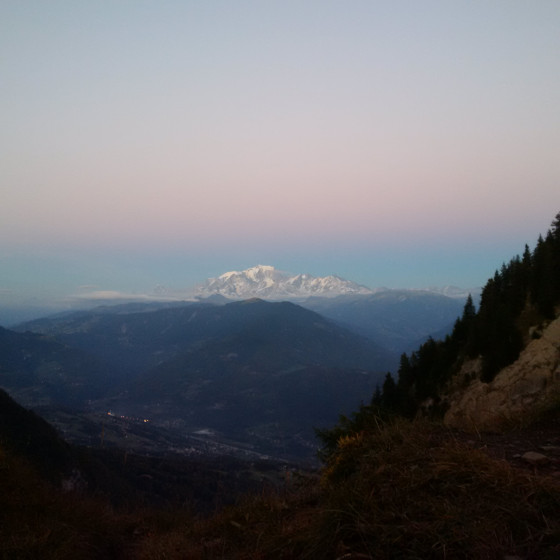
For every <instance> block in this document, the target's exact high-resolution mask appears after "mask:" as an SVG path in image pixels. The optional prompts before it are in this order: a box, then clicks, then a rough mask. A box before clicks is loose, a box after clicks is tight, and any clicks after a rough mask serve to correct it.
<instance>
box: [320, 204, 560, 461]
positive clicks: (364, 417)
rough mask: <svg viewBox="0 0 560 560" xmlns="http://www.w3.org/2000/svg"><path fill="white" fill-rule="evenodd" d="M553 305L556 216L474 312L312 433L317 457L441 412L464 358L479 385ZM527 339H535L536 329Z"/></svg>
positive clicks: (511, 356) (558, 285)
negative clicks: (360, 436) (400, 420)
mask: <svg viewBox="0 0 560 560" xmlns="http://www.w3.org/2000/svg"><path fill="white" fill-rule="evenodd" d="M558 305H560V212H559V213H558V214H556V217H555V219H554V220H553V222H552V224H551V226H550V229H549V230H548V232H547V234H546V236H545V237H543V236H542V235H540V236H539V238H538V241H537V244H536V246H535V248H534V249H533V251H531V250H530V249H529V247H528V245H525V250H524V252H523V254H522V255H521V256H519V255H517V256H515V257H513V258H512V259H511V260H510V262H509V263H507V264H505V263H504V264H503V265H502V267H501V268H500V269H499V270H497V271H496V272H495V274H494V276H493V277H492V278H490V279H489V280H488V282H487V283H486V285H485V286H484V288H483V290H482V293H481V297H480V305H479V308H478V311H477V310H476V308H475V305H474V302H473V299H472V297H471V296H470V295H469V296H468V298H467V301H466V303H465V306H464V308H463V313H462V315H461V316H460V317H459V318H458V319H457V320H456V322H455V324H454V326H453V330H452V331H451V333H450V334H449V335H447V336H446V337H445V339H444V340H434V339H433V338H431V337H430V338H428V340H427V341H426V342H424V343H423V344H422V345H421V346H420V347H419V348H418V350H416V351H414V352H412V353H411V354H410V355H407V354H402V355H401V358H400V363H399V368H398V375H397V377H396V379H395V378H394V377H393V375H392V374H391V373H387V375H386V376H385V380H384V382H383V385H382V387H377V389H376V391H375V393H374V395H373V397H372V399H371V403H370V404H369V405H362V407H361V408H360V409H359V410H358V411H356V412H355V413H354V414H353V415H352V417H350V418H348V417H344V416H341V417H340V420H339V424H338V425H337V426H336V427H335V428H333V429H330V430H319V431H318V432H317V434H318V436H319V438H320V439H321V440H322V443H323V445H324V448H323V450H324V452H325V453H326V454H327V455H328V453H329V450H330V449H331V448H332V447H333V446H336V441H337V440H338V438H339V437H340V436H341V435H343V434H347V433H349V432H359V431H361V430H363V429H364V428H365V426H366V425H367V424H368V423H369V422H371V421H372V418H374V419H377V418H383V417H384V416H386V415H394V414H397V415H400V416H404V417H409V418H412V417H413V416H415V415H416V414H417V412H418V410H419V408H420V407H421V406H422V405H423V404H424V403H427V402H429V403H430V405H431V406H430V411H431V413H432V414H435V415H441V414H443V413H444V405H443V404H442V403H441V401H440V397H439V396H440V394H441V391H442V389H443V388H444V386H445V385H446V383H447V382H448V381H449V380H450V379H451V377H453V375H454V374H455V373H456V372H457V371H458V370H459V368H460V367H461V365H462V364H463V363H464V361H465V360H468V359H473V358H480V359H481V362H482V373H481V380H482V381H483V382H490V381H492V379H494V377H495V376H496V374H497V373H498V372H499V371H500V370H501V369H503V368H504V367H506V366H508V365H509V364H511V363H513V362H514V361H515V360H516V359H517V358H518V356H519V354H520V352H521V350H522V349H523V347H524V345H525V344H526V343H527V340H528V338H529V335H528V333H529V328H530V327H532V326H533V327H534V326H535V325H539V324H543V323H545V322H546V321H548V320H551V319H553V318H554V317H555V316H556V312H557V307H558ZM532 333H533V334H532V336H533V337H536V336H539V334H538V333H539V331H538V329H533V330H532Z"/></svg>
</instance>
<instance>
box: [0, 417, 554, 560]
mask: <svg viewBox="0 0 560 560" xmlns="http://www.w3.org/2000/svg"><path fill="white" fill-rule="evenodd" d="M0 459H1V463H0V464H1V468H2V477H0V485H1V487H0V496H1V505H2V507H0V516H1V518H0V542H2V543H3V545H2V546H3V549H2V550H3V557H4V558H38V557H41V558H53V559H54V558H57V559H58V558H78V557H79V558H138V559H150V560H151V559H158V558H160V559H164V558H167V559H175V558H176V559H179V558H192V559H197V558H206V559H208V558H216V559H217V558H239V559H241V558H247V559H249V558H251V559H253V558H309V559H316V558H323V559H329V558H332V559H336V558H340V557H342V556H344V555H345V554H349V553H353V554H354V556H352V558H376V559H378V558H381V559H383V558H407V559H410V558H465V559H466V558H503V557H504V556H505V555H508V554H509V555H519V556H520V557H523V558H527V557H530V558H540V559H543V558H544V559H546V558H551V559H552V558H557V557H559V555H560V484H559V482H558V480H557V479H555V478H547V477H542V476H539V475H537V474H531V473H527V472H521V471H518V470H515V469H514V468H512V467H511V466H510V465H509V464H508V463H506V462H504V461H497V460H495V459H491V458H490V457H488V456H487V455H486V454H485V453H483V452H482V451H478V450H474V449H472V448H471V447H469V446H467V445H466V444H464V443H462V442H460V441H458V440H456V439H455V438H454V437H453V436H452V435H451V433H450V432H448V431H446V430H445V429H443V428H442V427H441V426H439V425H434V424H429V423H426V422H420V421H417V422H413V423H407V422H396V423H393V424H390V425H383V426H377V425H376V424H375V422H373V423H372V425H371V427H370V428H368V429H365V430H364V431H362V432H360V433H358V434H354V435H351V436H347V437H345V438H342V439H341V440H340V441H339V445H338V447H337V449H336V451H335V452H334V453H333V455H332V456H331V458H330V460H329V462H328V463H327V465H326V467H325V469H324V470H323V472H322V473H321V477H320V479H319V478H313V477H305V478H303V477H302V478H299V477H297V476H295V477H292V478H289V479H287V480H286V485H285V488H284V489H283V491H280V492H275V493H265V494H263V495H260V496H257V497H253V498H246V499H244V500H242V501H241V502H240V503H239V504H238V505H237V506H235V507H228V508H224V509H223V510H221V511H219V512H217V513H216V514H215V515H213V516H211V517H206V518H198V519H196V518H194V517H192V516H191V515H189V514H188V512H186V511H184V510H180V509H177V510H174V511H161V510H160V511H157V510H136V511H133V512H128V513H126V512H124V513H123V512H118V511H115V510H114V509H112V508H110V507H109V506H108V505H107V504H106V503H105V502H102V501H99V500H95V499H91V498H87V497H85V496H76V495H73V494H61V493H60V492H59V491H58V490H55V489H53V488H51V487H49V486H48V485H46V484H45V483H44V482H43V481H42V480H41V479H40V478H39V477H38V476H37V474H36V473H35V472H34V471H33V470H32V469H31V468H30V467H29V466H27V465H25V464H24V462H23V461H22V460H19V459H17V458H14V457H13V456H11V455H9V454H6V453H4V452H2V455H1V456H0Z"/></svg>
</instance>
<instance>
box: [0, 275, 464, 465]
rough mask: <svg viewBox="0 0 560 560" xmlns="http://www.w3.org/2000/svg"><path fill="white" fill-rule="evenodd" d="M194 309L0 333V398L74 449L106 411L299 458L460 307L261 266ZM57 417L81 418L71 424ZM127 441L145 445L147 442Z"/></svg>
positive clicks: (133, 306)
mask: <svg viewBox="0 0 560 560" xmlns="http://www.w3.org/2000/svg"><path fill="white" fill-rule="evenodd" d="M453 295H454V296H458V294H457V293H456V292H453ZM256 296H260V297H256ZM197 297H198V299H197V300H194V301H182V302H181V301H153V302H146V301H144V302H130V303H127V304H124V305H110V306H102V307H97V308H95V309H90V310H82V311H75V312H66V313H60V314H58V315H52V316H49V317H45V318H42V319H37V320H33V321H28V322H26V323H23V324H21V325H19V326H18V327H14V329H13V330H11V331H8V330H6V329H1V330H0V386H2V387H4V388H5V389H7V390H8V391H9V392H10V394H11V395H13V396H14V397H15V398H16V399H17V400H18V401H19V402H20V403H22V404H25V405H26V406H32V407H50V410H51V412H50V413H49V412H45V414H46V417H47V418H49V416H48V414H52V413H53V412H52V411H54V408H53V407H58V411H57V412H55V413H54V416H50V418H51V419H52V420H53V421H56V422H57V426H58V427H59V428H60V429H61V430H63V431H66V433H67V434H73V436H72V437H74V438H75V440H77V441H80V442H81V443H86V444H90V443H91V442H90V440H89V439H88V438H90V437H94V440H95V438H97V440H98V439H99V433H100V431H101V432H103V430H104V429H101V430H99V429H96V428H95V422H101V423H103V422H104V420H100V419H102V418H106V415H107V412H108V411H112V412H113V413H115V414H118V415H119V417H121V416H122V417H135V418H146V419H150V421H151V423H150V426H151V427H152V429H156V428H157V427H160V428H162V429H163V428H165V429H169V430H173V431H174V434H175V435H174V436H173V438H175V439H177V438H178V440H181V438H185V437H190V438H191V442H192V438H198V439H200V438H206V439H207V440H208V438H210V439H211V441H212V442H213V443H212V445H214V444H219V445H229V446H231V445H233V446H234V447H236V448H237V449H239V446H241V447H242V448H244V449H247V450H252V452H254V453H265V454H270V455H272V456H276V457H279V456H284V457H292V458H293V457H303V456H306V457H310V456H313V453H314V442H315V439H314V435H313V429H312V428H313V427H321V426H326V425H329V424H332V423H333V422H334V421H336V418H337V417H338V415H339V414H340V413H345V412H348V411H350V410H353V409H355V407H356V406H357V405H359V403H360V402H367V401H369V399H370V398H371V395H372V394H373V392H374V390H375V387H376V385H379V384H381V383H382V382H383V378H384V376H385V374H386V372H387V371H393V372H395V371H396V368H397V367H398V362H399V355H400V354H401V353H402V352H408V351H410V350H412V349H413V348H415V347H417V346H418V344H419V343H421V342H423V341H424V340H426V338H427V337H428V336H436V337H437V336H440V335H445V334H446V333H447V332H450V330H451V329H452V327H453V324H454V322H455V320H456V319H457V317H458V316H459V315H460V314H461V311H462V308H463V305H464V300H463V299H462V298H461V297H448V296H447V295H443V294H441V293H435V292H434V291H421V290H389V289H383V288H382V289H377V290H371V289H369V288H366V287H364V286H360V285H359V284H356V283H354V282H350V281H348V280H344V279H342V278H339V277H336V276H327V277H324V278H316V277H313V276H310V275H305V274H299V275H288V274H285V273H282V272H280V271H277V270H276V269H275V268H274V267H272V266H262V265H261V266H256V267H253V268H250V269H248V270H244V271H241V272H235V271H234V272H228V273H225V274H223V275H221V276H220V277H218V278H215V279H210V280H208V281H207V282H206V283H204V284H203V285H201V286H199V287H198V289H197ZM465 297H466V296H465ZM290 300H291V301H290ZM61 406H64V407H72V408H74V409H78V410H79V409H81V410H83V411H87V414H89V415H90V416H88V418H87V420H84V419H83V417H82V418H81V419H80V420H77V419H76V418H75V417H72V416H67V415H65V414H66V413H61V412H60V407H61ZM41 410H42V411H45V408H42V409H41ZM42 413H43V412H42ZM91 415H94V416H93V417H92V416H91ZM95 415H97V420H96V419H95ZM92 422H93V425H92ZM138 429H139V428H138ZM144 432H145V429H144ZM144 432H142V433H144ZM129 433H130V432H129ZM69 437H70V436H69ZM138 437H139V436H138ZM138 437H136V441H140V440H139V439H138ZM150 437H151V436H150ZM158 437H159V436H158ZM108 439H109V438H108V436H107V440H106V441H108ZM140 439H141V441H142V443H141V444H140V445H142V446H144V445H145V442H146V441H147V440H148V439H149V437H148V435H147V432H146V433H145V434H144V436H142V437H141V438H140ZM151 439H152V440H154V438H151ZM155 439H158V438H157V437H156V438H155ZM117 440H118V437H117ZM92 441H93V440H92ZM130 441H131V439H129V444H130ZM162 441H163V440H162ZM165 441H168V440H165ZM205 441H206V440H205ZM157 445H159V444H157ZM157 445H156V446H157ZM165 445H167V444H164V447H165ZM173 445H174V446H175V444H173ZM179 445H180V444H179ZM185 445H186V444H185ZM189 445H191V444H189ZM205 445H206V443H205Z"/></svg>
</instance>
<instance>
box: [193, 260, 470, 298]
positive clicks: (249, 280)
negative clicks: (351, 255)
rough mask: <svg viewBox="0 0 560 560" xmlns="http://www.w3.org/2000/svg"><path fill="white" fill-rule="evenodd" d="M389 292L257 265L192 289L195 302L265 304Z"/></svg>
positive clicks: (452, 291)
mask: <svg viewBox="0 0 560 560" xmlns="http://www.w3.org/2000/svg"><path fill="white" fill-rule="evenodd" d="M392 291H393V290H391V289H389V288H375V289H371V288H368V287H367V286H363V285H361V284H357V283H356V282H352V281H350V280H345V279H344V278H340V277H339V276H334V275H331V276H324V277H316V276H311V275H310V274H295V275H292V274H288V273H285V272H281V271H279V270H277V269H275V268H274V267H273V266H268V265H257V266H254V267H252V268H248V269H246V270H242V271H231V272H225V273H224V274H222V275H221V276H218V277H217V278H209V279H208V280H206V281H205V282H204V283H203V284H200V285H198V286H196V287H195V288H194V296H195V297H196V298H198V299H204V298H210V297H216V296H221V297H224V298H228V299H249V298H252V297H258V298H262V299H267V300H288V301H298V302H299V301H301V300H304V299H307V298H311V297H321V298H327V297H328V298H333V297H338V296H356V295H373V294H378V293H380V292H392ZM397 291H398V292H399V294H400V295H402V294H403V293H404V292H410V293H412V294H413V293H415V292H422V293H426V292H429V293H434V294H438V295H442V296H446V297H449V298H454V299H462V300H466V299H467V296H468V295H469V294H471V295H472V296H473V298H475V300H476V297H477V295H478V294H479V293H480V288H476V289H469V290H467V289H464V288H458V287H456V286H444V287H429V288H425V289H421V290H419V289H413V290H397Z"/></svg>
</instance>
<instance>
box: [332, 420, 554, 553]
mask: <svg viewBox="0 0 560 560" xmlns="http://www.w3.org/2000/svg"><path fill="white" fill-rule="evenodd" d="M348 446H349V444H348V442H346V444H345V445H343V446H342V448H341V454H342V458H341V457H340V456H336V455H335V456H334V457H333V461H332V462H331V463H332V464H331V465H329V467H328V468H327V470H326V471H325V480H324V484H326V485H327V486H328V489H329V493H328V502H329V509H326V510H325V514H324V523H325V530H324V534H325V535H326V534H331V535H332V538H331V540H332V543H331V547H332V546H335V545H338V546H340V545H341V544H342V545H343V546H345V547H348V548H349V549H350V550H352V551H357V552H362V553H365V554H367V555H369V556H371V557H372V558H409V559H410V558H499V557H503V556H504V555H507V554H518V555H521V556H522V557H538V558H546V557H550V558H556V557H558V556H559V555H560V523H559V515H560V486H559V485H558V484H557V483H555V482H553V481H551V480H545V479H543V480H541V479H539V478H537V477H533V476H530V475H528V474H526V473H521V472H518V471H515V470H514V469H512V468H511V467H510V466H509V464H507V463H505V462H503V461H496V460H493V459H491V458H489V457H488V456H487V455H486V454H484V453H483V452H482V451H477V450H473V449H472V448H470V447H468V446H466V445H464V444H462V443H460V442H458V441H455V440H454V439H453V438H452V437H451V436H450V434H449V433H447V432H446V431H445V430H444V429H443V428H441V427H439V426H434V425H431V424H428V423H426V422H421V421H417V422H414V423H406V422H397V423H395V424H393V425H391V426H388V427H386V428H384V429H383V430H380V431H378V432H377V433H373V434H362V435H361V443H360V444H359V445H358V444H357V442H354V445H353V448H352V450H351V452H350V456H351V460H350V457H349V456H348V452H347V449H348ZM350 464H353V472H352V473H348V472H344V471H347V469H348V465H350ZM500 555H501V556H500Z"/></svg>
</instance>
